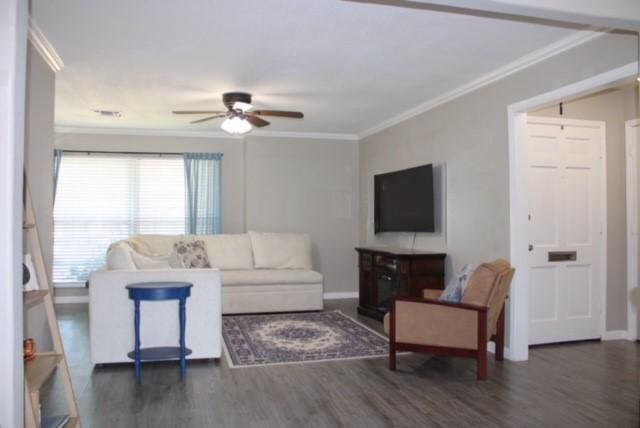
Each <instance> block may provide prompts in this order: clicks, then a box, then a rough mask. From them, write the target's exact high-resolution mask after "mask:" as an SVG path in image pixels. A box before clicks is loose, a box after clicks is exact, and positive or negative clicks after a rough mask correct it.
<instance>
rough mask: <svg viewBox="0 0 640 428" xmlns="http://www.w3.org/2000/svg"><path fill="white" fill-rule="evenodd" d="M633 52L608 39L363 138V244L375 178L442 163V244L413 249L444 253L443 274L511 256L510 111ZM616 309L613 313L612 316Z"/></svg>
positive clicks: (627, 43)
mask: <svg viewBox="0 0 640 428" xmlns="http://www.w3.org/2000/svg"><path fill="white" fill-rule="evenodd" d="M635 48H636V40H635V38H633V37H630V36H625V35H610V34H607V35H605V36H602V37H599V38H596V39H594V40H593V41H591V42H589V43H586V44H583V45H581V46H578V47H576V48H574V49H571V50H569V51H566V52H563V53H561V54H559V55H556V56H554V57H551V58H549V59H547V60H546V61H544V62H542V63H539V64H536V65H534V66H532V67H529V68H527V69H525V70H523V71H520V72H518V73H516V74H514V75H511V76H509V77H507V78H504V79H502V80H499V81H497V82H495V83H493V84H491V85H489V86H486V87H484V88H482V89H479V90H477V91H475V92H472V93H470V94H468V95H466V96H463V97H461V98H458V99H456V100H454V101H451V102H449V103H446V104H443V105H441V106H438V107H436V108H434V109H432V110H430V111H427V112H425V113H423V114H421V115H418V116H416V117H414V118H412V119H409V120H407V121H405V122H402V123H400V124H398V125H395V126H393V127H391V128H387V129H385V130H383V131H381V132H379V133H376V134H374V135H371V136H369V137H367V138H365V139H364V140H362V141H361V143H360V240H361V242H362V243H370V242H371V241H372V240H373V237H372V235H371V233H370V227H371V224H370V221H369V220H368V219H367V213H368V212H370V209H371V204H372V202H373V201H372V198H371V196H370V195H371V191H370V187H371V185H372V182H373V181H372V180H373V174H375V173H378V172H383V171H391V170H395V169H399V168H406V167H410V166H415V165H420V164H426V163H434V164H446V170H447V177H446V182H447V194H446V205H447V232H446V240H444V242H441V243H435V244H433V243H432V242H431V241H432V240H430V239H429V237H426V236H424V235H422V234H418V237H417V239H416V248H422V249H439V250H445V251H446V252H447V253H448V254H449V257H448V259H449V263H448V266H447V268H448V269H447V274H448V275H450V274H451V272H452V269H455V270H457V269H460V268H461V267H462V266H463V265H464V264H466V263H472V262H477V261H479V260H487V259H492V258H495V257H506V258H508V257H509V254H510V251H509V161H508V126H507V107H508V106H509V105H510V104H512V103H515V102H518V101H521V100H524V99H527V98H530V97H532V96H535V95H538V94H541V93H544V92H548V91H551V90H553V89H556V88H559V87H562V86H565V85H567V84H569V83H573V82H576V81H579V80H582V79H585V78H587V77H590V76H594V75H596V74H599V73H602V72H605V71H608V70H610V69H613V68H615V67H619V66H622V65H626V64H628V63H631V62H633V61H634V60H635ZM411 239H412V235H411V236H409V235H406V236H400V237H397V236H395V237H389V238H386V237H383V238H376V241H378V242H385V241H392V242H396V243H400V244H402V245H403V246H405V247H410V246H411ZM434 247H437V248H434ZM518 274H522V273H516V275H518ZM621 310H622V309H621V308H612V311H613V312H616V311H621ZM509 315H510V314H509V313H508V316H509ZM616 322H617V319H616ZM616 326H617V324H612V325H611V326H610V327H611V328H614V327H616Z"/></svg>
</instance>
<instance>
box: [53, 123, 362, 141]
mask: <svg viewBox="0 0 640 428" xmlns="http://www.w3.org/2000/svg"><path fill="white" fill-rule="evenodd" d="M55 132H56V133H58V134H103V135H141V136H148V137H189V138H223V139H233V140H242V139H243V138H250V137H275V138H303V139H316V140H342V141H358V136H357V135H355V134H332V133H324V132H281V131H254V132H251V133H249V134H245V135H243V136H234V135H229V134H227V133H225V132H222V131H181V130H175V129H139V128H101V127H88V126H87V127H85V126H56V128H55Z"/></svg>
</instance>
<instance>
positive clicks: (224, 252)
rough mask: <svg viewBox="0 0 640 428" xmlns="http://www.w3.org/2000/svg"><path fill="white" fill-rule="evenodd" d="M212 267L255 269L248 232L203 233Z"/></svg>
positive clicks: (201, 237)
mask: <svg viewBox="0 0 640 428" xmlns="http://www.w3.org/2000/svg"><path fill="white" fill-rule="evenodd" d="M199 239H202V240H203V241H204V245H205V247H206V249H207V255H208V256H209V262H210V263H211V267H214V268H218V269H225V270H230V269H237V270H240V269H253V254H252V250H251V239H250V238H249V235H248V234H246V233H243V234H223V235H201V236H199Z"/></svg>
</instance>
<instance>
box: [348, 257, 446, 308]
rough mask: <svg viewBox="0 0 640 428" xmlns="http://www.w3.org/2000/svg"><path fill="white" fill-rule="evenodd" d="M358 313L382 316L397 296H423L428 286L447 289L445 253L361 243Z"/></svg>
mask: <svg viewBox="0 0 640 428" xmlns="http://www.w3.org/2000/svg"><path fill="white" fill-rule="evenodd" d="M356 251H357V252H358V266H359V272H360V281H359V282H360V289H359V290H360V296H359V303H358V313H359V314H361V315H365V316H368V317H372V318H375V319H378V320H382V318H384V314H385V313H387V312H388V311H389V307H390V306H389V302H390V299H391V297H394V296H411V297H422V293H423V291H422V290H424V289H426V288H430V289H440V290H441V289H444V260H445V258H446V257H447V255H446V254H445V253H432V252H428V251H418V250H410V249H402V248H388V247H358V248H356Z"/></svg>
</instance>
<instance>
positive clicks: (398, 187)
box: [374, 164, 435, 233]
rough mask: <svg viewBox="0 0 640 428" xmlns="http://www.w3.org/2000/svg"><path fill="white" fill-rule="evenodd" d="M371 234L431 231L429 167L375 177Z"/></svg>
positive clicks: (431, 213) (430, 179)
mask: <svg viewBox="0 0 640 428" xmlns="http://www.w3.org/2000/svg"><path fill="white" fill-rule="evenodd" d="M374 181H375V184H374V186H375V233H378V232H434V231H435V225H434V208H433V165H431V164H429V165H424V166H418V167H415V168H410V169H404V170H402V171H395V172H389V173H386V174H379V175H376V176H375V178H374Z"/></svg>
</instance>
